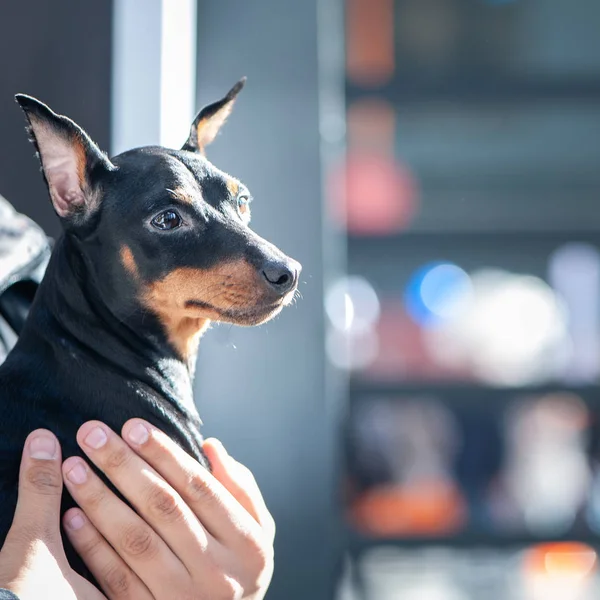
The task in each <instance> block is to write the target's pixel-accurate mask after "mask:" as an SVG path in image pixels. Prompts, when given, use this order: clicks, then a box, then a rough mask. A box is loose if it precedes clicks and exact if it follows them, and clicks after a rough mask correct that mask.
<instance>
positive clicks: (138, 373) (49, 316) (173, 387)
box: [20, 236, 199, 410]
mask: <svg viewBox="0 0 600 600" xmlns="http://www.w3.org/2000/svg"><path fill="white" fill-rule="evenodd" d="M85 262H86V261H85V260H84V258H83V256H82V254H81V253H80V251H79V249H78V247H77V243H76V242H75V241H74V240H72V239H70V238H69V237H68V236H63V237H61V238H60V239H59V240H58V241H57V243H56V246H55V248H54V251H53V253H52V257H51V259H50V263H49V265H48V268H47V270H46V274H45V276H44V279H43V281H42V283H41V285H40V288H39V290H38V292H37V294H36V297H35V301H34V303H33V305H32V307H31V311H30V315H29V318H28V321H27V323H26V326H25V328H24V331H23V333H22V334H21V338H22V339H23V342H25V340H26V339H27V338H31V336H34V337H35V336H38V337H43V338H46V339H47V338H50V337H53V338H54V337H56V334H57V331H58V332H59V335H60V338H61V339H60V342H61V344H60V345H58V346H57V344H56V340H55V339H52V340H49V341H50V343H52V344H53V345H54V346H55V347H58V348H61V347H62V348H64V352H65V353H66V354H68V353H70V352H73V351H75V352H77V353H79V354H81V355H84V356H85V355H87V356H88V357H89V358H90V359H91V360H98V361H99V362H101V363H102V364H103V365H105V366H106V367H107V368H112V369H114V370H115V371H117V372H118V373H121V374H122V376H123V377H125V378H127V379H128V380H130V381H132V380H137V381H140V382H142V383H143V384H145V385H147V386H149V387H150V388H151V389H153V390H154V391H155V392H156V393H158V394H161V395H162V396H163V397H165V398H167V399H168V400H169V401H171V402H172V403H173V404H175V405H178V406H180V407H184V408H186V409H188V410H195V409H194V403H193V394H192V383H193V376H194V364H195V357H196V353H197V346H198V343H199V336H196V339H195V340H194V341H193V342H192V344H191V348H190V354H189V355H188V357H187V360H182V359H181V358H180V357H179V356H178V355H177V353H176V351H175V350H174V349H173V347H172V345H171V344H170V343H169V341H168V339H167V337H166V335H165V333H164V330H163V328H162V326H161V323H160V321H159V320H158V318H156V316H155V315H153V314H150V313H149V312H148V311H142V310H139V309H138V310H131V312H130V314H127V315H116V314H115V312H114V311H112V310H111V309H110V308H109V306H107V304H106V303H105V302H104V301H103V298H102V294H100V293H99V291H98V286H97V282H96V281H95V280H94V275H93V273H91V272H90V269H89V268H88V267H87V266H86V264H85ZM20 341H21V340H20ZM194 342H195V346H194ZM66 358H67V360H68V357H66Z"/></svg>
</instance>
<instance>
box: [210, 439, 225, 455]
mask: <svg viewBox="0 0 600 600" xmlns="http://www.w3.org/2000/svg"><path fill="white" fill-rule="evenodd" d="M210 441H211V443H212V445H213V446H215V448H216V449H217V451H218V452H220V453H222V454H223V455H224V456H229V453H228V452H227V450H226V449H225V446H223V443H222V442H221V440H218V439H217V438H210Z"/></svg>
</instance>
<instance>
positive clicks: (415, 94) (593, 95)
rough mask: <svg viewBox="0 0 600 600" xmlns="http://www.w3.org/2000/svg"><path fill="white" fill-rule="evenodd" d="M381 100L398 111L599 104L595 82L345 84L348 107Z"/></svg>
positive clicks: (599, 83) (436, 79)
mask: <svg viewBox="0 0 600 600" xmlns="http://www.w3.org/2000/svg"><path fill="white" fill-rule="evenodd" d="M374 96H379V97H383V98H385V99H386V100H388V101H389V102H391V103H392V104H393V105H395V106H397V107H401V106H406V105H408V104H419V105H423V104H424V103H428V102H456V103H469V104H477V105H481V104H488V105H492V106H493V105H499V104H523V103H527V102H531V103H539V102H542V101H554V102H556V101H565V100H568V101H571V102H572V101H578V102H598V101H599V100H600V79H597V78H571V79H566V80H565V79H551V78H540V79H533V78H522V77H509V76H486V75H485V74H484V73H477V75H476V76H475V75H473V76H470V77H467V76H463V77H460V76H458V77H444V76H440V75H436V76H430V77H427V76H415V75H410V74H406V75H402V74H397V75H396V76H395V78H394V79H393V80H392V81H390V82H389V83H387V84H385V85H381V86H376V87H365V86H360V85H356V84H354V83H353V82H351V81H347V82H346V98H347V102H348V104H351V103H352V102H355V101H357V100H361V99H364V98H372V97H374Z"/></svg>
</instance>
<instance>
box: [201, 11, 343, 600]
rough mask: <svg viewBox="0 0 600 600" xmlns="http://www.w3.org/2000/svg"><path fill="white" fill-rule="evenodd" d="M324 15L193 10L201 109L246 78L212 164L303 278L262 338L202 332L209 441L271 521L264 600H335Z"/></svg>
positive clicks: (253, 333)
mask: <svg viewBox="0 0 600 600" xmlns="http://www.w3.org/2000/svg"><path fill="white" fill-rule="evenodd" d="M316 4H317V3H316V0H303V1H302V2H298V1H294V0H283V1H282V0H258V1H255V2H241V1H239V0H220V1H219V2H208V1H206V2H202V1H201V2H199V6H198V21H199V30H198V103H199V104H204V103H207V102H211V101H213V100H215V99H217V98H219V97H221V96H222V95H223V94H224V92H226V91H227V90H228V89H229V87H230V86H231V85H232V84H233V83H234V82H235V81H236V80H237V79H239V77H240V76H242V75H247V76H248V83H247V87H246V89H244V91H243V92H242V94H241V95H240V97H239V100H238V102H237V105H236V107H235V109H234V112H233V114H232V116H231V117H230V119H229V122H228V123H227V124H226V126H225V127H224V129H223V130H222V132H221V134H220V135H219V137H218V138H217V140H216V141H215V143H214V144H213V146H211V147H210V148H209V149H208V157H209V159H211V160H212V161H213V162H214V163H215V164H216V165H217V166H219V167H220V168H222V169H224V170H226V171H227V172H229V173H231V174H233V175H235V176H237V177H239V178H241V180H242V181H244V182H245V183H246V184H247V185H248V187H249V188H250V190H251V192H252V193H253V195H254V198H255V201H254V203H253V207H252V210H253V219H252V225H253V228H254V229H255V230H256V231H257V232H258V233H259V234H261V235H263V236H264V237H266V238H267V239H269V240H271V241H272V242H274V243H275V244H277V245H278V246H280V247H281V248H282V249H283V250H284V251H285V252H287V253H288V254H289V255H291V256H293V257H294V258H296V259H298V260H299V261H300V262H302V264H303V266H304V270H303V273H302V277H301V281H302V283H301V286H300V290H301V292H302V298H301V299H300V300H299V301H298V303H297V304H296V305H295V306H292V307H290V308H287V309H286V310H285V311H284V312H283V314H282V315H281V316H280V317H279V318H278V319H277V320H276V321H274V322H272V323H269V324H266V325H263V326H262V327H259V328H253V329H242V328H231V327H229V326H219V327H217V328H216V329H215V330H214V331H211V332H209V333H207V334H206V336H205V338H204V339H203V341H202V343H201V347H200V360H199V367H198V372H197V373H198V375H197V396H198V403H199V407H200V413H201V415H202V417H203V419H204V422H205V432H206V433H207V434H208V435H216V436H219V437H220V438H221V439H222V440H223V442H224V443H225V444H226V446H227V447H228V449H229V450H230V451H231V453H232V454H233V455H235V456H236V457H238V458H239V459H240V460H242V461H243V462H245V463H247V464H248V465H249V466H250V467H251V468H252V470H253V471H254V472H255V474H256V477H257V480H258V482H259V484H260V486H261V489H262V490H263V492H264V494H265V497H266V500H267V503H268V505H269V507H270V509H271V511H272V512H273V514H274V516H275V519H276V522H277V526H278V533H277V540H276V567H275V577H274V581H273V584H272V587H271V590H270V592H269V595H268V598H273V599H279V598H281V599H285V600H295V599H298V600H307V599H309V598H310V600H319V599H323V600H325V599H327V600H330V598H331V597H332V591H331V584H332V575H333V573H332V571H333V566H332V559H333V552H332V542H333V539H332V533H331V525H332V521H331V517H332V496H333V483H332V482H333V479H332V471H333V468H332V462H333V458H332V457H333V451H332V450H333V443H334V442H333V434H332V431H333V428H332V423H331V418H330V416H328V415H329V414H330V412H329V410H328V406H327V398H326V394H325V388H326V361H325V355H324V319H323V281H322V280H323V236H322V218H323V207H322V200H321V195H322V194H321V167H320V158H319V152H320V147H319V146H320V141H319V96H318V62H317V6H316Z"/></svg>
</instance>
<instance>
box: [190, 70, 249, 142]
mask: <svg viewBox="0 0 600 600" xmlns="http://www.w3.org/2000/svg"><path fill="white" fill-rule="evenodd" d="M245 83H246V78H245V77H242V79H240V80H239V81H238V82H237V83H236V84H235V85H234V86H233V87H232V88H231V89H230V90H229V92H228V94H227V96H225V98H222V99H221V100H218V101H217V102H214V103H213V104H209V105H208V106H205V107H204V108H203V109H202V110H201V111H200V112H199V113H198V116H197V117H196V118H195V119H194V122H193V123H192V127H191V129H190V136H189V137H188V139H187V142H186V143H185V144H184V145H183V146H182V148H181V149H182V150H188V151H190V152H200V153H202V154H204V148H205V147H206V146H208V144H210V143H211V142H212V141H213V140H214V139H215V137H216V135H217V133H219V129H221V126H222V125H223V123H225V121H226V120H227V117H228V116H229V115H230V114H231V110H232V109H233V105H234V103H235V99H236V98H237V95H238V94H239V93H240V91H241V89H242V88H243V87H244V84H245Z"/></svg>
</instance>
